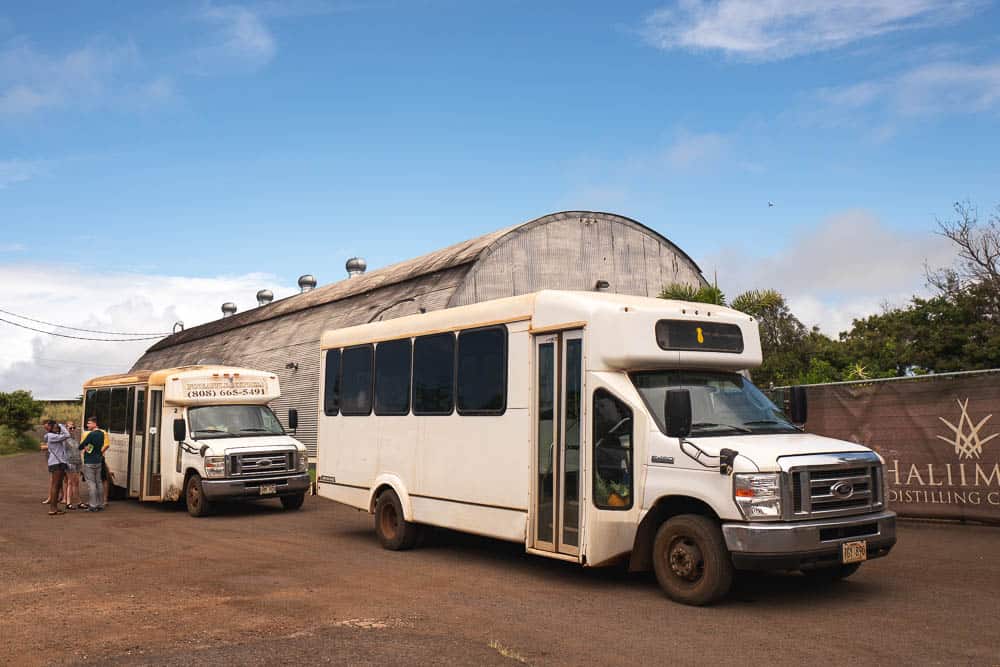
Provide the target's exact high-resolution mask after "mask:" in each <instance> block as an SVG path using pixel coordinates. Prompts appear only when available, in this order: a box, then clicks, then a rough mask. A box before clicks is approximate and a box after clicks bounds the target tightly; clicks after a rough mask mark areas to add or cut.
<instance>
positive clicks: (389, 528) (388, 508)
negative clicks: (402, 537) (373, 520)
mask: <svg viewBox="0 0 1000 667" xmlns="http://www.w3.org/2000/svg"><path fill="white" fill-rule="evenodd" d="M398 525H399V516H398V515H397V514H396V508H395V507H394V506H393V505H392V503H386V504H385V505H384V506H383V507H382V511H381V512H380V513H379V530H381V531H382V534H383V535H385V536H386V538H387V539H390V540H391V539H393V538H395V537H396V530H397V528H398Z"/></svg>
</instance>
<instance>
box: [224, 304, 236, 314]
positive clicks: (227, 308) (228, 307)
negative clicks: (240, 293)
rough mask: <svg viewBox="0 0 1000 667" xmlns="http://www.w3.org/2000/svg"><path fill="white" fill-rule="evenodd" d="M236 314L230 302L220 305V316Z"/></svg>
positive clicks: (234, 306)
mask: <svg viewBox="0 0 1000 667" xmlns="http://www.w3.org/2000/svg"><path fill="white" fill-rule="evenodd" d="M235 314H236V304H235V303H233V302H232V301H227V302H225V303H224V304H222V316H223V317H230V316H232V315H235Z"/></svg>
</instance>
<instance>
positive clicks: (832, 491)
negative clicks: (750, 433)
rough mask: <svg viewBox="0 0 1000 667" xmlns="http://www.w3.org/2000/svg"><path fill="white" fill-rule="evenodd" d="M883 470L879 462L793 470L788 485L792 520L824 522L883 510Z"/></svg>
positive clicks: (857, 462)
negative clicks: (820, 520) (830, 518)
mask: <svg viewBox="0 0 1000 667" xmlns="http://www.w3.org/2000/svg"><path fill="white" fill-rule="evenodd" d="M882 474H883V473H882V466H881V464H880V463H879V462H878V460H877V459H875V460H872V461H851V462H845V463H841V464H828V465H818V466H803V467H793V468H791V470H790V471H789V472H788V473H786V475H787V476H786V480H788V481H789V484H788V486H789V487H790V489H789V493H788V496H789V500H790V501H791V502H790V503H789V505H790V508H789V511H790V514H791V516H788V518H789V519H804V518H825V517H834V516H846V515H851V514H863V513H865V512H874V511H876V510H881V509H882V508H883V507H884V506H885V498H883V497H882Z"/></svg>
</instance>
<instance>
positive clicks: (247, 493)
mask: <svg viewBox="0 0 1000 667" xmlns="http://www.w3.org/2000/svg"><path fill="white" fill-rule="evenodd" d="M309 483H310V480H309V473H306V472H304V473H296V474H294V475H280V476H277V475H276V476H270V477H256V478H254V479H202V480H201V488H202V491H204V493H205V497H206V498H208V499H209V500H238V499H250V498H274V497H277V496H292V495H295V494H298V493H305V492H306V491H307V490H308V489H309Z"/></svg>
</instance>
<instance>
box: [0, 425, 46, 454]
mask: <svg viewBox="0 0 1000 667" xmlns="http://www.w3.org/2000/svg"><path fill="white" fill-rule="evenodd" d="M31 451H36V452H37V451H38V440H36V439H35V438H34V437H33V436H32V435H30V434H28V433H18V432H16V431H15V430H14V429H12V428H11V427H9V426H6V425H0V456H10V455H11V454H20V453H22V452H31Z"/></svg>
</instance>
